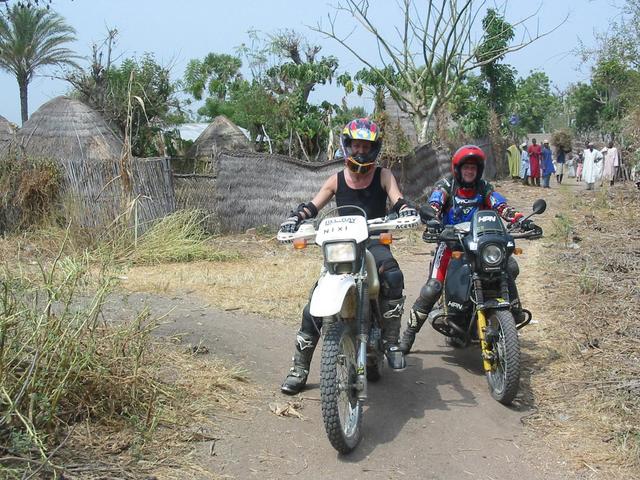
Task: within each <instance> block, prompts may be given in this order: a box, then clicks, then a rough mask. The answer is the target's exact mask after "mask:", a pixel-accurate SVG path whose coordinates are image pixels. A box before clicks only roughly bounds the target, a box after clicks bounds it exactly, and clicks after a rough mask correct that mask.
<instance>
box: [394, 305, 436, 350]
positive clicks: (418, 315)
mask: <svg viewBox="0 0 640 480" xmlns="http://www.w3.org/2000/svg"><path fill="white" fill-rule="evenodd" d="M428 315H429V314H428V313H424V312H420V311H418V310H415V309H414V308H412V309H411V312H409V323H407V328H406V329H405V331H404V332H402V339H400V345H399V346H400V350H402V352H403V353H405V354H407V353H409V352H410V351H411V347H413V342H415V340H416V333H418V332H419V331H420V329H421V328H422V326H423V325H424V322H426V321H427V316H428Z"/></svg>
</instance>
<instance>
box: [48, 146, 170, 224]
mask: <svg viewBox="0 0 640 480" xmlns="http://www.w3.org/2000/svg"><path fill="white" fill-rule="evenodd" d="M58 162H59V165H60V167H61V168H62V170H63V183H62V198H63V199H64V201H63V202H64V203H63V209H64V213H65V216H66V217H67V218H68V219H70V220H72V221H74V222H75V223H77V224H78V225H81V226H84V227H99V226H105V225H109V224H110V223H111V222H113V220H114V219H116V218H117V217H118V216H120V215H122V213H123V212H125V211H127V210H128V209H131V212H132V215H131V222H132V224H135V225H136V226H137V229H138V230H137V231H138V233H142V232H144V230H146V229H147V228H148V227H149V226H150V225H151V224H152V223H153V221H154V220H156V219H159V218H162V217H164V216H166V215H168V214H170V213H172V212H174V211H175V210H176V200H175V193H174V184H173V176H172V174H171V167H170V165H169V160H168V159H167V158H134V159H132V160H131V162H130V166H129V170H130V173H131V185H132V190H133V191H132V196H131V198H130V199H127V198H126V197H125V196H124V195H123V182H122V178H121V177H120V164H119V161H118V160H114V161H104V160H101V161H95V160H87V159H66V160H58ZM131 201H132V203H129V202H131Z"/></svg>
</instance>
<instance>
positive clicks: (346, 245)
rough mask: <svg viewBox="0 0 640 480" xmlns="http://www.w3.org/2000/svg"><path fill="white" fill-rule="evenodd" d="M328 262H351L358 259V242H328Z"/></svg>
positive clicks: (325, 247)
mask: <svg viewBox="0 0 640 480" xmlns="http://www.w3.org/2000/svg"><path fill="white" fill-rule="evenodd" d="M324 258H325V259H326V260H327V263H350V262H355V261H356V244H355V243H352V242H336V243H327V244H325V246H324Z"/></svg>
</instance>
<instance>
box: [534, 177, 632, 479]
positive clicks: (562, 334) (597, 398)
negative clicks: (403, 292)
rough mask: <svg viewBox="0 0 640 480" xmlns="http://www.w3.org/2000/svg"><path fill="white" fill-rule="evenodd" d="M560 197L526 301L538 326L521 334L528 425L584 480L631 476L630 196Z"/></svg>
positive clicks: (625, 192)
mask: <svg viewBox="0 0 640 480" xmlns="http://www.w3.org/2000/svg"><path fill="white" fill-rule="evenodd" d="M564 197H565V198H564V199H563V202H562V203H563V205H566V207H565V208H563V209H562V211H561V212H560V213H561V215H562V216H561V217H559V218H558V219H557V220H556V230H557V233H558V235H557V236H556V240H555V242H556V243H555V245H553V246H554V248H555V250H547V251H545V252H543V256H542V257H541V260H542V261H541V263H540V264H539V265H538V266H537V267H538V268H537V271H536V272H535V274H537V275H539V277H538V278H539V279H540V278H541V279H542V283H543V284H544V285H546V286H547V288H548V292H547V294H540V295H538V297H537V298H534V300H535V301H536V302H544V322H541V324H540V325H539V327H538V328H537V329H535V330H531V332H533V333H529V332H527V336H526V338H527V341H528V348H527V353H528V354H529V355H531V357H532V362H533V365H532V366H533V369H534V373H533V374H532V376H531V388H532V391H533V393H534V396H535V406H536V407H537V412H536V414H535V415H533V416H530V417H529V418H528V419H527V424H528V425H529V426H530V427H531V428H533V430H534V431H535V432H536V434H537V436H538V437H542V438H544V440H545V442H546V443H548V444H549V445H551V446H552V447H553V448H554V450H556V451H561V452H563V453H564V455H565V456H566V457H568V458H569V459H570V460H571V461H572V463H573V465H572V466H573V468H574V469H575V470H578V471H582V472H583V473H584V474H585V475H586V476H594V475H595V476H597V477H598V478H638V477H639V476H640V422H639V421H638V418H639V417H640V380H639V379H640V327H639V326H638V325H639V323H638V319H639V317H638V305H639V303H640V288H639V287H638V280H637V279H638V277H639V275H640V218H639V217H638V214H637V207H638V194H637V192H636V191H634V190H632V189H631V187H630V186H616V188H615V189H613V190H602V191H600V192H598V193H596V195H590V194H583V193H579V194H578V195H575V194H574V195H569V194H568V192H565V195H564ZM565 239H568V240H565ZM572 242H577V243H578V244H579V246H580V248H579V249H572V248H566V245H567V244H571V243H572ZM538 281H539V280H538ZM547 295H548V296H547Z"/></svg>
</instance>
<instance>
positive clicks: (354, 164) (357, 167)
mask: <svg viewBox="0 0 640 480" xmlns="http://www.w3.org/2000/svg"><path fill="white" fill-rule="evenodd" d="M374 165H375V162H359V161H358V160H356V158H354V157H348V158H347V168H348V169H349V170H351V171H352V172H353V173H359V174H365V173H369V172H370V171H371V169H372V168H373V166H374Z"/></svg>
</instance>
